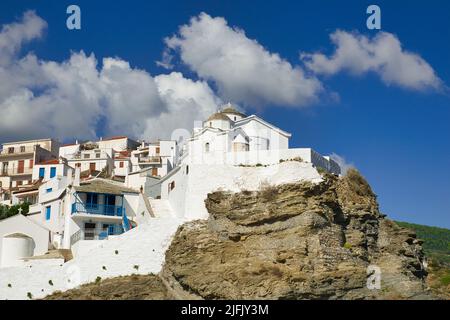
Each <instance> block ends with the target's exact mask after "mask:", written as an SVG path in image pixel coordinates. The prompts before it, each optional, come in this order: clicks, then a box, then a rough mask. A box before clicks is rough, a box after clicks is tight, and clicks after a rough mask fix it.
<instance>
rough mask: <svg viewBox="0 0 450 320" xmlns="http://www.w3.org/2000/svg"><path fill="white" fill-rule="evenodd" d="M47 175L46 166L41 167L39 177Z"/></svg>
mask: <svg viewBox="0 0 450 320" xmlns="http://www.w3.org/2000/svg"><path fill="white" fill-rule="evenodd" d="M44 177H45V168H39V178H44Z"/></svg>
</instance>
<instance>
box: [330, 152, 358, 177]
mask: <svg viewBox="0 0 450 320" xmlns="http://www.w3.org/2000/svg"><path fill="white" fill-rule="evenodd" d="M330 158H331V159H333V160H334V161H336V162H337V164H338V165H339V167H341V174H343V175H344V174H346V173H347V171H348V170H349V169H351V168H355V165H354V164H353V163H351V162H347V160H346V159H345V158H344V157H343V156H340V155H338V154H337V153H334V152H333V153H332V154H331V155H330Z"/></svg>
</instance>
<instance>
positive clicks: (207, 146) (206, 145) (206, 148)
mask: <svg viewBox="0 0 450 320" xmlns="http://www.w3.org/2000/svg"><path fill="white" fill-rule="evenodd" d="M205 152H209V142H207V143H205Z"/></svg>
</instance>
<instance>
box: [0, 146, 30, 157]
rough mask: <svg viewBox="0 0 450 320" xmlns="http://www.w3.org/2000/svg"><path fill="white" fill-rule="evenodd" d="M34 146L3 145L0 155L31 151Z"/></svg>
mask: <svg viewBox="0 0 450 320" xmlns="http://www.w3.org/2000/svg"><path fill="white" fill-rule="evenodd" d="M35 148H36V146H29V147H5V148H4V149H3V150H1V151H0V155H2V156H6V155H15V154H23V153H33V152H34V150H35Z"/></svg>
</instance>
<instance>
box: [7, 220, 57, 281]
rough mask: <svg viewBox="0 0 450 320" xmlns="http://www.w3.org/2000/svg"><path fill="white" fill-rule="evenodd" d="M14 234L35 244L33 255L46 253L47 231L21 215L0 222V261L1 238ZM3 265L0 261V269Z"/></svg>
mask: <svg viewBox="0 0 450 320" xmlns="http://www.w3.org/2000/svg"><path fill="white" fill-rule="evenodd" d="M14 233H20V234H24V235H26V236H28V237H30V238H32V239H33V241H34V244H35V247H34V252H33V254H34V255H41V254H44V253H45V252H47V250H48V242H49V231H48V230H45V229H44V228H43V227H40V226H39V225H37V224H36V223H34V222H32V221H31V220H29V219H27V218H25V217H24V216H23V215H15V216H13V217H10V218H7V219H4V220H2V221H1V222H0V259H1V257H2V251H3V238H4V237H5V236H8V235H11V234H14ZM3 264H4V262H3V261H0V267H1V266H2V265H3ZM0 270H1V269H0ZM0 275H1V272H0ZM0 278H1V277H0Z"/></svg>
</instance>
